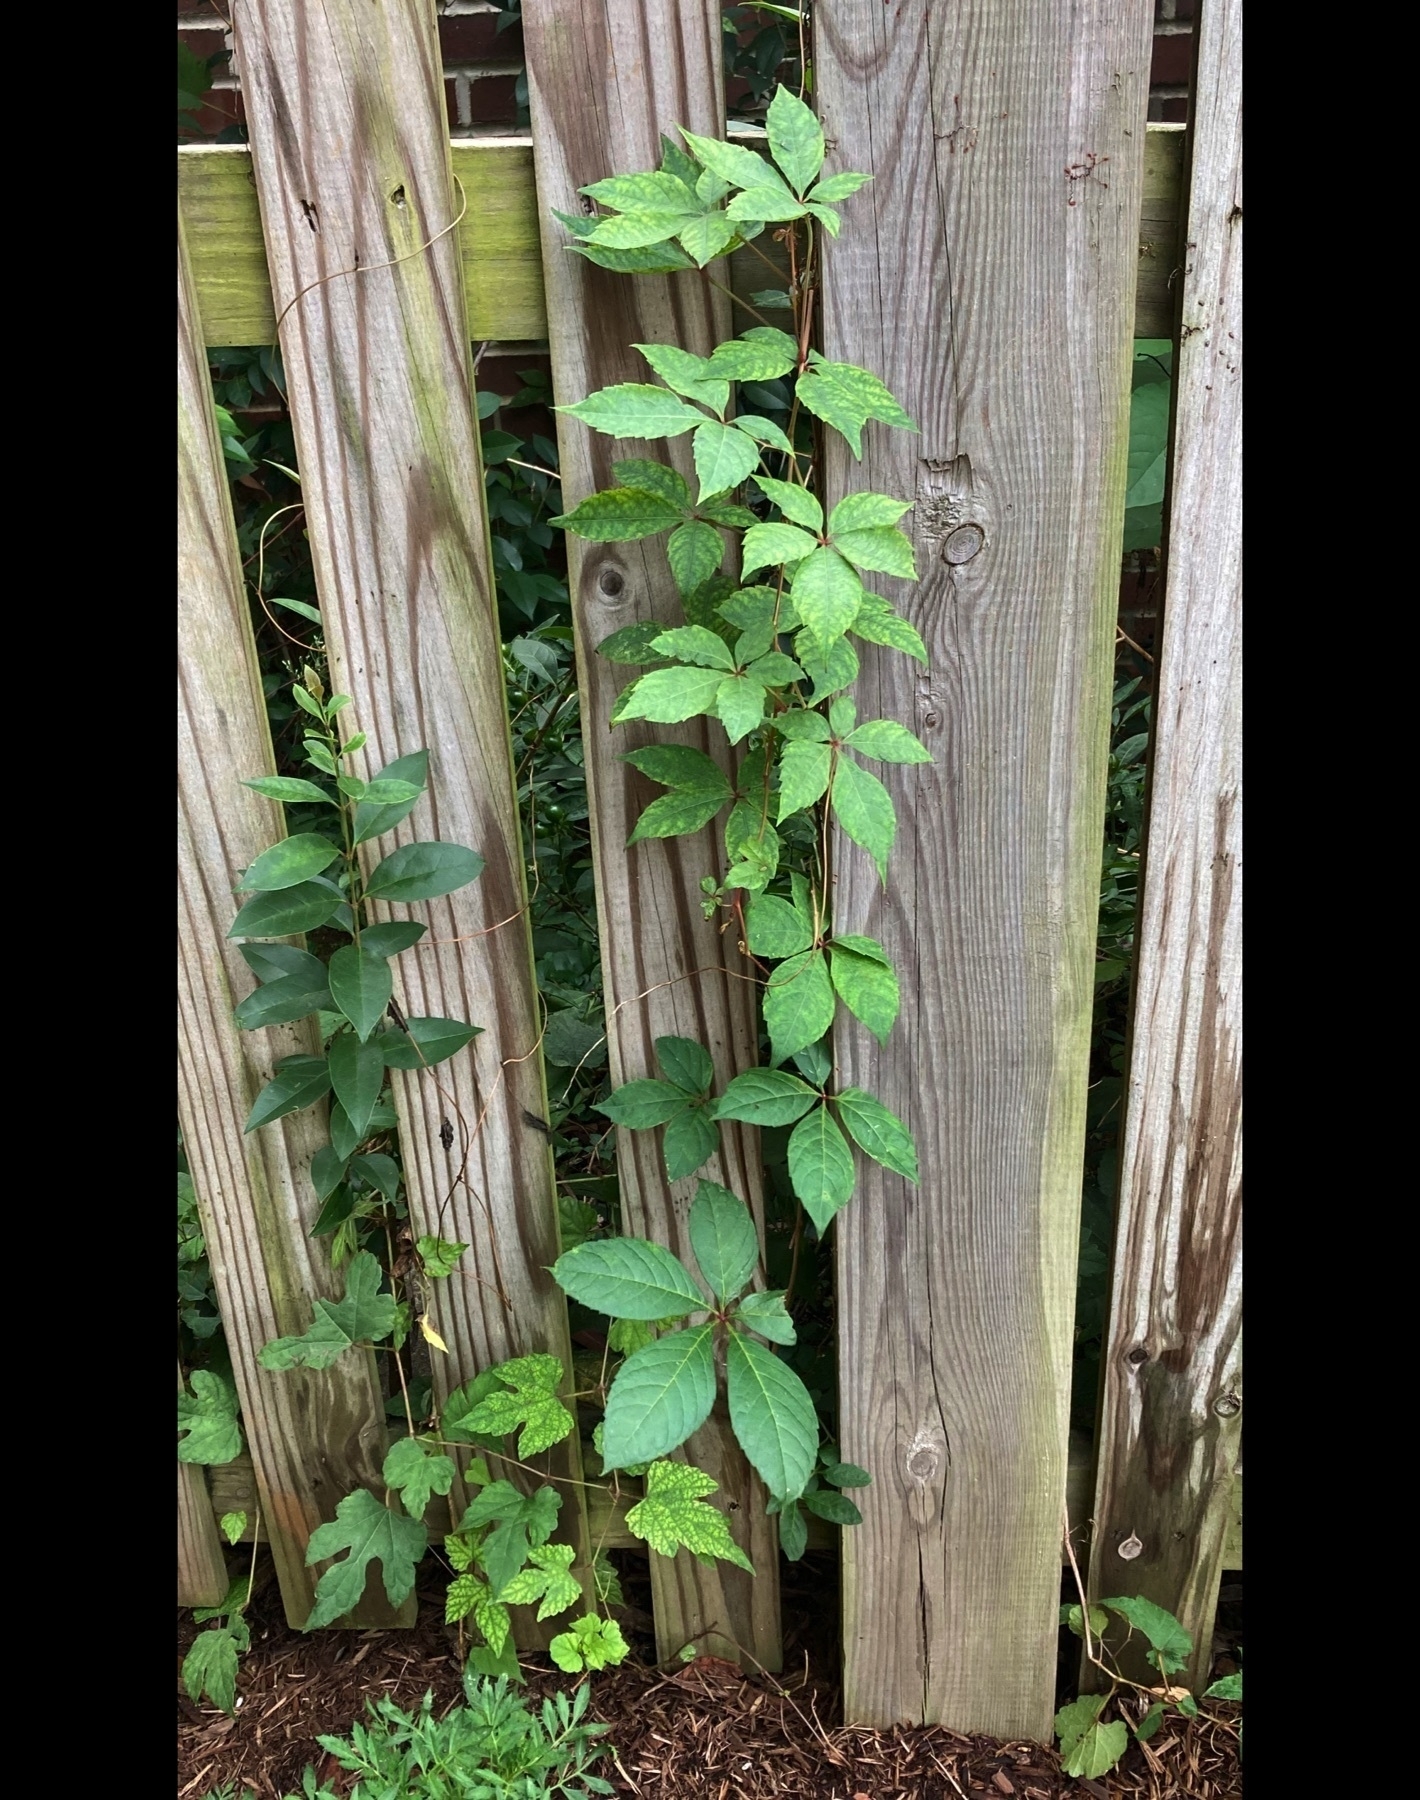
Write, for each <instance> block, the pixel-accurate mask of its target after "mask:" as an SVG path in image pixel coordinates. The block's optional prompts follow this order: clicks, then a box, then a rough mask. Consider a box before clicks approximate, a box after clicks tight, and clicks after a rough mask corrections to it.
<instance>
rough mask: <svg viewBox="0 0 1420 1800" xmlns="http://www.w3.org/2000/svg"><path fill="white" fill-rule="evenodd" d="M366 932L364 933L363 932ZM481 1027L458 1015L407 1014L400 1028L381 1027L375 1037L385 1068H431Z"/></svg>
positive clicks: (450, 1054)
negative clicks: (425, 1015) (414, 1015)
mask: <svg viewBox="0 0 1420 1800" xmlns="http://www.w3.org/2000/svg"><path fill="white" fill-rule="evenodd" d="M366 935H368V933H367V934H366ZM482 1030H483V1027H482V1026H481V1025H465V1024H464V1022H463V1020H462V1019H426V1018H420V1017H414V1018H409V1019H406V1020H405V1021H404V1030H403V1031H401V1030H399V1029H398V1028H397V1027H396V1029H395V1030H393V1031H382V1032H380V1033H379V1035H378V1036H377V1037H376V1038H375V1042H376V1043H377V1044H378V1045H379V1047H380V1054H381V1055H382V1056H383V1057H384V1060H385V1067H386V1068H389V1069H432V1068H433V1067H434V1065H435V1063H441V1062H447V1061H448V1059H449V1057H451V1056H457V1054H458V1053H459V1051H460V1050H462V1049H463V1047H464V1046H465V1045H466V1044H471V1043H472V1042H473V1040H474V1039H475V1038H476V1037H477V1036H478V1035H479V1034H480V1032H481V1031H482Z"/></svg>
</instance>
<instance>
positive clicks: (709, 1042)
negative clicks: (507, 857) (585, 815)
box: [523, 0, 780, 1668]
mask: <svg viewBox="0 0 1420 1800" xmlns="http://www.w3.org/2000/svg"><path fill="white" fill-rule="evenodd" d="M523 32H524V41H525V44H526V49H527V59H528V91H529V96H530V102H531V107H532V113H533V119H534V132H533V144H534V152H535V156H536V164H537V184H538V198H539V204H540V207H541V211H542V219H543V243H544V267H545V280H546V284H547V295H548V320H549V326H548V331H549V338H550V346H551V351H552V369H553V381H554V385H555V388H556V392H557V397H558V399H559V400H560V401H562V402H564V403H571V402H574V401H577V400H581V399H583V398H584V397H585V396H586V395H587V394H588V393H590V392H592V391H593V390H594V389H596V388H600V387H604V386H606V385H608V384H609V383H611V382H616V381H644V380H645V379H646V378H647V375H648V370H647V368H646V366H645V364H644V362H643V360H642V358H641V357H640V355H639V354H638V352H637V351H636V350H634V349H633V348H632V347H631V346H632V345H633V344H636V343H673V344H677V345H680V346H681V347H682V348H684V349H687V350H691V351H694V352H696V353H698V354H700V355H707V354H708V353H709V351H710V350H711V349H712V348H713V347H714V345H715V343H716V342H717V341H718V340H719V339H720V338H724V337H728V336H730V335H731V325H730V319H729V308H728V302H727V301H726V300H725V299H724V297H723V296H722V295H718V294H717V293H716V292H715V291H714V289H712V288H711V287H710V286H709V284H708V283H707V282H706V281H705V280H704V279H703V278H702V277H701V276H699V275H698V274H687V275H676V276H644V277H638V278H637V279H636V280H635V281H629V280H627V278H626V277H624V276H616V275H611V274H608V273H607V272H606V271H605V270H603V269H598V268H595V267H593V265H592V264H591V263H589V262H587V261H586V260H585V259H584V258H582V257H580V256H575V255H573V254H572V253H571V252H570V251H568V250H567V249H566V247H565V246H566V244H567V242H568V241H569V238H568V234H567V232H566V231H565V229H564V228H563V227H562V226H561V225H559V224H558V223H557V221H556V220H554V219H553V218H552V216H551V210H552V209H553V208H556V209H557V210H558V211H559V212H563V213H572V212H577V211H580V210H581V208H582V206H583V202H582V200H581V198H580V196H579V194H578V191H577V190H578V189H579V188H581V187H583V186H585V185H587V184H588V183H589V182H593V181H597V180H600V179H601V178H602V177H604V176H606V175H608V174H611V173H613V172H619V171H622V170H629V169H646V168H654V167H655V166H656V165H657V164H658V163H659V161H660V158H661V145H660V139H661V134H662V133H663V132H665V133H670V132H672V130H673V128H674V127H675V126H676V125H684V126H686V127H687V128H688V129H689V130H691V131H697V132H700V133H703V134H708V135H711V136H716V137H718V136H721V135H723V132H724V117H725V114H724V99H723V94H724V88H723V82H722V73H721V61H720V43H721V26H720V9H719V6H718V5H717V4H715V0H695V4H692V5H687V4H683V3H679V0H609V3H608V4H606V5H597V6H592V5H578V6H575V7H566V6H561V5H557V4H554V3H553V0H529V4H528V6H527V10H526V11H525V13H524V15H523ZM589 72H590V75H591V81H592V87H591V89H590V90H589V87H588V78H589ZM589 92H590V94H591V95H592V96H594V103H593V104H588V99H589ZM559 447H560V451H561V468H562V491H563V497H564V500H565V503H566V505H567V506H568V508H569V509H570V508H571V507H573V506H575V505H576V504H577V503H578V501H580V500H582V499H583V498H584V497H585V496H586V495H587V494H588V493H590V492H592V491H593V490H594V489H596V488H602V487H609V486H610V485H611V483H612V473H611V463H612V459H613V457H614V456H638V455H647V454H651V455H656V456H659V455H660V454H661V453H662V452H663V451H668V452H669V454H670V456H671V460H672V461H673V462H674V463H675V465H676V467H678V468H679V469H680V470H681V472H682V474H685V475H693V468H692V464H691V458H690V448H689V440H688V439H680V440H678V441H676V442H673V443H670V444H665V445H663V444H657V445H654V446H651V447H650V448H649V449H648V447H646V446H644V445H639V444H632V443H620V444H618V445H616V446H615V447H613V445H612V443H611V441H610V440H609V439H607V438H605V437H601V436H598V435H597V434H595V433H593V432H591V431H589V430H588V429H587V428H586V427H585V426H584V425H582V424H581V423H580V422H579V421H577V420H575V419H571V420H564V421H563V423H562V425H561V428H560V431H559ZM567 555H568V580H569V585H570V587H571V591H572V595H573V611H574V620H575V624H576V629H577V659H578V660H577V667H578V678H579V684H580V685H579V694H580V700H581V712H582V732H583V739H584V742H585V744H586V767H587V791H588V798H589V801H590V804H591V812H592V830H593V854H594V866H595V870H596V880H597V907H598V920H599V924H600V928H601V950H602V966H603V970H604V973H605V992H606V1016H607V1043H608V1051H609V1060H610V1064H611V1075H612V1080H613V1082H614V1083H620V1082H623V1081H630V1080H633V1079H635V1078H636V1077H639V1076H644V1075H654V1074H655V1073H657V1069H656V1064H655V1051H654V1044H655V1040H656V1039H657V1038H658V1037H663V1036H672V1037H686V1038H694V1039H695V1040H696V1041H697V1042H699V1043H701V1044H703V1045H705V1047H706V1048H707V1049H708V1050H709V1051H710V1052H711V1054H712V1055H713V1056H714V1058H715V1064H716V1068H717V1070H718V1071H719V1075H720V1080H721V1082H723V1081H724V1080H725V1079H726V1078H727V1077H728V1075H729V1074H730V1073H732V1072H733V1071H734V1070H736V1069H740V1068H744V1067H747V1066H749V1065H751V1064H753V1063H754V1062H755V1061H757V1060H758V1027H757V1016H756V1005H755V989H754V987H753V985H752V984H751V983H750V982H749V981H747V980H746V979H745V978H744V976H745V970H744V967H743V964H742V959H741V958H740V957H739V955H738V954H737V951H736V948H735V945H734V943H733V941H730V940H728V939H727V938H726V937H724V936H722V935H721V933H720V932H719V930H718V929H717V927H716V925H714V924H712V923H709V922H707V920H706V919H705V916H704V913H703V911H702V908H701V903H700V902H701V895H700V891H699V883H700V878H701V876H702V875H705V874H708V873H710V872H711V871H712V870H713V869H715V868H716V867H717V866H718V864H717V862H716V844H715V833H714V828H713V827H707V829H706V830H704V831H702V832H698V833H696V834H695V835H693V836H690V837H683V838H674V839H653V840H651V841H649V842H644V843H640V844H636V845H634V846H632V847H630V848H628V847H627V842H626V840H627V838H628V837H629V836H630V833H631V828H632V826H633V825H634V823H635V821H636V817H637V815H638V814H639V813H640V812H641V810H642V809H643V807H644V806H645V805H646V803H647V801H649V800H650V799H651V798H652V797H653V796H654V795H655V794H656V793H657V792H658V791H659V790H658V789H657V788H655V787H654V786H653V785H652V784H651V783H650V782H649V781H648V780H647V779H646V778H645V777H644V776H642V775H639V774H638V773H637V772H636V771H635V770H634V769H633V768H632V767H631V766H630V765H629V764H628V763H625V762H621V761H618V760H617V758H618V755H619V753H621V752H624V751H627V750H633V749H638V748H640V747H641V746H642V745H643V744H645V743H646V742H648V741H650V740H651V739H652V738H654V739H655V741H657V742H662V743H664V742H680V743H685V744H691V745H693V746H694V747H695V748H697V749H700V750H704V751H706V752H708V753H709V754H711V755H714V756H716V757H717V758H718V759H719V760H720V761H721V762H722V763H723V764H724V765H725V766H726V767H727V768H728V766H729V757H728V753H727V751H726V749H725V747H724V740H723V733H722V732H720V731H719V730H718V728H716V727H713V726H711V725H709V723H708V722H707V721H705V720H703V719H702V720H696V721H694V722H693V723H692V724H690V725H686V726H680V727H672V728H670V729H667V728H664V727H660V726H658V727H656V728H655V729H654V731H653V732H648V731H647V730H646V728H645V727H644V726H640V727H638V726H622V727H620V728H619V729H618V731H617V733H616V736H615V737H614V738H613V736H612V733H611V728H610V723H609V721H610V714H611V709H612V706H613V704H614V702H615V700H616V696H617V694H618V693H619V692H620V690H621V688H622V687H623V686H624V685H625V677H626V670H625V669H624V668H620V667H618V666H616V665H614V664H611V663H608V662H606V661H605V660H604V659H603V658H600V657H598V656H597V654H596V646H597V644H598V643H599V642H601V640H602V639H603V638H606V637H608V636H609V635H610V634H611V633H612V632H613V631H616V630H618V629H619V628H620V627H621V626H623V625H630V624H633V623H636V622H639V621H642V620H646V619H652V618H664V619H665V620H666V621H667V623H674V622H676V621H677V620H679V618H680V616H681V614H680V607H679V603H678V601H677V599H676V591H675V584H674V582H673V581H672V579H671V574H670V568H669V565H668V563H667V561H666V554H665V546H664V543H663V542H661V541H659V540H655V541H650V542H643V543H633V544H597V545H586V544H584V543H582V541H581V540H579V539H577V538H574V537H571V536H569V537H568V539H567ZM690 977H693V979H690ZM721 1144H722V1150H721V1152H720V1154H719V1155H717V1156H716V1157H715V1158H713V1159H712V1160H711V1162H710V1163H709V1164H708V1165H707V1166H706V1167H705V1169H704V1170H702V1175H703V1176H704V1177H705V1178H706V1179H708V1180H712V1181H719V1182H722V1183H723V1184H724V1185H725V1186H727V1187H729V1188H731V1189H733V1190H734V1192H736V1193H737V1194H739V1195H740V1197H741V1198H742V1199H744V1200H745V1201H746V1202H747V1203H748V1204H749V1206H750V1208H751V1210H752V1211H753V1212H754V1214H755V1217H756V1220H757V1222H758V1223H759V1225H760V1230H761V1236H762V1234H763V1197H762V1176H761V1173H760V1161H759V1134H758V1132H757V1131H755V1130H753V1129H752V1128H751V1127H749V1126H744V1125H722V1126H721ZM617 1170H618V1174H619V1176H620V1183H621V1214H622V1221H623V1227H624V1229H626V1230H627V1231H629V1232H634V1233H635V1234H636V1235H637V1236H643V1237H650V1238H655V1239H657V1240H658V1241H659V1242H661V1243H664V1244H668V1245H669V1246H670V1248H671V1249H673V1250H676V1251H678V1252H680V1253H681V1254H682V1255H689V1249H690V1246H689V1237H688V1234H687V1229H686V1214H687V1210H688V1207H689V1204H690V1201H691V1198H692V1197H693V1195H694V1192H695V1185H696V1184H695V1181H694V1180H687V1181H681V1182H677V1183H675V1184H674V1187H672V1186H671V1185H670V1184H668V1183H667V1181H666V1175H665V1167H664V1164H663V1161H662V1154H661V1144H660V1137H659V1134H658V1133H651V1132H639V1133H633V1132H629V1131H620V1130H619V1131H618V1133H617ZM687 1454H688V1455H689V1457H690V1460H691V1461H692V1462H694V1463H696V1464H698V1466H699V1467H701V1468H703V1469H705V1470H706V1471H707V1472H708V1473H709V1474H711V1475H712V1476H714V1478H715V1480H716V1481H717V1482H718V1483H719V1484H720V1495H719V1497H718V1498H719V1500H720V1501H721V1502H722V1503H726V1504H728V1506H729V1508H730V1514H729V1516H730V1520H731V1529H732V1530H733V1532H734V1534H735V1536H736V1538H737V1539H738V1540H739V1542H740V1543H741V1545H742V1547H743V1548H744V1549H745V1551H746V1552H747V1553H748V1555H749V1558H750V1560H751V1561H752V1562H753V1564H754V1566H755V1569H756V1575H755V1576H754V1577H753V1578H751V1577H749V1576H748V1575H746V1574H744V1573H743V1572H742V1571H740V1570H737V1569H735V1568H734V1567H733V1566H732V1565H730V1564H729V1563H725V1562H717V1563H716V1564H715V1566H714V1567H713V1568H711V1569H706V1568H703V1567H702V1566H701V1565H700V1564H699V1563H697V1562H695V1561H694V1560H692V1559H691V1558H690V1557H687V1556H677V1557H676V1558H675V1559H674V1560H673V1561H671V1560H667V1559H665V1558H663V1557H658V1556H653V1557H652V1559H651V1564H652V1578H653V1581H654V1584H655V1597H656V1636H657V1645H658V1648H659V1651H660V1654H661V1655H662V1656H673V1655H674V1654H675V1652H676V1651H677V1650H679V1649H680V1647H681V1646H682V1645H683V1644H685V1643H688V1642H689V1641H691V1640H692V1639H695V1640H696V1642H697V1643H699V1644H702V1645H705V1646H706V1647H707V1648H711V1649H713V1651H714V1652H715V1653H716V1654H719V1655H723V1656H727V1657H738V1656H741V1655H742V1654H744V1653H745V1652H748V1654H749V1657H750V1658H751V1659H752V1660H753V1661H754V1662H757V1663H759V1664H760V1665H761V1666H763V1667H765V1668H778V1667H779V1659H780V1649H779V1600H778V1586H779V1583H778V1569H777V1566H776V1565H777V1552H776V1543H777V1539H776V1533H775V1528H774V1523H773V1521H772V1520H771V1519H769V1518H768V1517H767V1516H766V1514H765V1511H764V1499H763V1491H762V1489H761V1488H760V1485H759V1482H758V1481H757V1479H756V1478H755V1477H754V1475H753V1473H752V1471H751V1470H750V1468H749V1466H748V1464H747V1463H746V1462H745V1459H744V1457H743V1455H742V1454H741V1452H740V1450H739V1448H738V1446H737V1445H736V1444H735V1442H734V1439H733V1436H732V1434H731V1432H730V1428H729V1419H728V1416H727V1415H725V1414H724V1413H723V1411H722V1409H717V1411H716V1413H715V1414H713V1415H712V1417H711V1419H710V1421H709V1423H708V1424H707V1425H706V1426H705V1427H704V1428H703V1429H702V1430H701V1431H700V1432H698V1433H697V1434H696V1435H695V1436H694V1437H693V1438H692V1439H691V1440H690V1442H689V1444H688V1445H687Z"/></svg>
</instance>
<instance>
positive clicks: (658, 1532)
mask: <svg viewBox="0 0 1420 1800" xmlns="http://www.w3.org/2000/svg"><path fill="white" fill-rule="evenodd" d="M716 1491H717V1483H716V1482H714V1481H713V1480H712V1479H711V1478H710V1476H708V1475H707V1474H706V1473H705V1471H704V1470H703V1469H696V1468H693V1467H691V1466H690V1465H689V1464H687V1463H678V1462H654V1463H652V1464H651V1466H650V1468H649V1469H648V1470H647V1471H646V1497H645V1499H644V1500H641V1501H638V1503H637V1504H636V1505H635V1506H633V1507H632V1508H631V1510H630V1511H629V1512H628V1513H627V1515H626V1526H627V1529H628V1530H629V1531H631V1532H632V1533H634V1535H635V1536H636V1537H639V1538H643V1539H644V1540H645V1541H646V1543H648V1544H649V1545H650V1546H651V1548H652V1549H653V1550H654V1551H656V1552H657V1553H658V1554H659V1555H661V1556H674V1555H675V1553H676V1552H677V1550H680V1549H686V1550H689V1551H690V1552H691V1553H692V1554H693V1555H695V1556H699V1557H708V1556H718V1557H719V1558H721V1560H722V1561H724V1562H732V1563H734V1564H735V1565H736V1567H738V1568H741V1569H745V1570H747V1571H748V1573H749V1574H751V1575H753V1574H754V1564H753V1563H752V1562H751V1561H750V1560H749V1558H748V1557H747V1556H746V1555H745V1553H744V1551H743V1550H741V1549H740V1547H739V1545H738V1544H737V1543H736V1542H735V1540H734V1539H733V1538H732V1537H731V1536H730V1527H729V1521H728V1520H727V1519H726V1518H725V1515H724V1514H723V1513H721V1512H718V1511H717V1510H716V1509H715V1508H714V1507H713V1506H709V1505H707V1504H706V1499H705V1497H706V1495H707V1494H713V1493H715V1492H716Z"/></svg>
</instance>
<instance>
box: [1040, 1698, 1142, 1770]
mask: <svg viewBox="0 0 1420 1800" xmlns="http://www.w3.org/2000/svg"><path fill="white" fill-rule="evenodd" d="M1104 1704H1105V1696H1104V1695H1103V1694H1082V1695H1081V1696H1080V1698H1079V1699H1078V1700H1073V1701H1071V1703H1070V1705H1069V1706H1063V1707H1061V1709H1060V1711H1059V1712H1058V1713H1056V1715H1055V1729H1056V1732H1057V1733H1058V1735H1059V1738H1060V1763H1061V1767H1062V1768H1063V1769H1064V1771H1065V1773H1066V1774H1067V1775H1074V1776H1081V1775H1083V1776H1085V1777H1086V1779H1088V1780H1094V1778H1095V1777H1096V1776H1099V1775H1106V1774H1108V1773H1109V1771H1110V1770H1111V1769H1112V1768H1113V1767H1114V1766H1115V1764H1116V1763H1117V1762H1118V1761H1119V1759H1120V1757H1121V1756H1123V1754H1124V1752H1125V1750H1126V1749H1127V1748H1128V1746H1129V1728H1128V1727H1127V1726H1126V1725H1125V1724H1124V1723H1123V1722H1122V1721H1121V1720H1118V1719H1116V1720H1115V1721H1114V1722H1113V1723H1112V1724H1109V1725H1101V1724H1100V1722H1099V1715H1100V1713H1101V1711H1102V1710H1103V1708H1104Z"/></svg>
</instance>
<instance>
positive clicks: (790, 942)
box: [725, 775, 827, 1118]
mask: <svg viewBox="0 0 1420 1800" xmlns="http://www.w3.org/2000/svg"><path fill="white" fill-rule="evenodd" d="M825 785H827V776H826V775H825ZM820 791H822V790H820ZM794 810H796V811H797V808H795V809H794ZM813 941H814V927H813V920H812V919H810V918H809V917H808V916H807V915H806V914H804V913H802V912H800V910H799V908H798V907H797V906H791V905H790V904H789V902H788V901H787V900H780V899H779V898H778V897H777V896H776V895H774V894H761V895H760V896H759V897H758V898H757V899H756V900H754V901H753V902H752V903H751V904H750V906H749V909H748V911H747V912H746V914H745V942H746V943H747V944H748V946H749V949H750V952H751V954H752V955H754V956H768V957H771V958H775V959H778V958H780V957H785V956H797V955H798V954H799V952H800V951H801V950H808V949H810V948H811V947H812V945H813ZM725 1116H726V1117H730V1118H732V1117H736V1116H737V1115H735V1114H726V1115H725Z"/></svg>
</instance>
